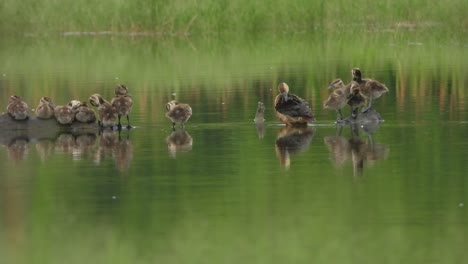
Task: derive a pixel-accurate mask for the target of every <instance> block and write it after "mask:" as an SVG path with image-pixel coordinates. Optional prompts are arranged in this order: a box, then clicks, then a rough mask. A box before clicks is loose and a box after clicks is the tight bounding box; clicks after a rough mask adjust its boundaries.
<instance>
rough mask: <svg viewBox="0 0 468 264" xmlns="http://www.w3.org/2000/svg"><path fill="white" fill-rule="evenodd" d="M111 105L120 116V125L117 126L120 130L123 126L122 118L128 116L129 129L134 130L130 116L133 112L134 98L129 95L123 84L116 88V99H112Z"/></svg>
mask: <svg viewBox="0 0 468 264" xmlns="http://www.w3.org/2000/svg"><path fill="white" fill-rule="evenodd" d="M111 104H112V105H113V106H114V107H115V109H116V110H117V115H118V118H119V123H118V125H117V126H118V127H119V128H121V127H122V124H121V123H120V118H121V117H122V116H126V117H127V128H128V129H130V128H132V127H131V126H130V117H129V114H130V112H131V111H132V106H133V101H132V97H131V96H130V94H129V93H128V88H127V86H125V85H123V84H119V85H118V86H117V87H116V88H115V97H114V98H112V100H111Z"/></svg>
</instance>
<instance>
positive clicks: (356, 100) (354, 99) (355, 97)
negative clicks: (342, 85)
mask: <svg viewBox="0 0 468 264" xmlns="http://www.w3.org/2000/svg"><path fill="white" fill-rule="evenodd" d="M349 92H350V94H349V96H348V105H349V106H350V107H351V117H352V118H354V119H356V118H357V116H358V109H359V107H361V106H363V105H365V104H366V98H364V97H363V96H362V94H361V89H360V85H359V84H358V83H357V82H355V81H351V83H350V87H349Z"/></svg>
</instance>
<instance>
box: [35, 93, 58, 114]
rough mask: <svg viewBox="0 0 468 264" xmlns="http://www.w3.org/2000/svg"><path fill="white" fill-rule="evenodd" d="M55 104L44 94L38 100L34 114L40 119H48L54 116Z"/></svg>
mask: <svg viewBox="0 0 468 264" xmlns="http://www.w3.org/2000/svg"><path fill="white" fill-rule="evenodd" d="M54 109H55V104H54V103H53V102H52V99H50V97H47V96H44V97H42V98H41V99H40V100H39V105H38V106H37V107H36V116H37V118H40V119H49V118H52V117H54Z"/></svg>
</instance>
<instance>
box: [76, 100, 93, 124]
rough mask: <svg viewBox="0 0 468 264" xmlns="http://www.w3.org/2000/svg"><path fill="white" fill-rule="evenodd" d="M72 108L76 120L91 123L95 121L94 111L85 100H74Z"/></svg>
mask: <svg viewBox="0 0 468 264" xmlns="http://www.w3.org/2000/svg"><path fill="white" fill-rule="evenodd" d="M74 101H76V100H74ZM72 109H73V111H74V112H75V119H76V121H78V122H81V123H93V122H95V121H96V113H94V111H93V109H91V108H89V106H88V104H87V103H86V102H80V101H77V102H74V103H73V106H72Z"/></svg>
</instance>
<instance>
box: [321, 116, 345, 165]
mask: <svg viewBox="0 0 468 264" xmlns="http://www.w3.org/2000/svg"><path fill="white" fill-rule="evenodd" d="M342 130H343V126H342V125H338V126H337V128H336V131H337V132H336V134H335V135H334V136H328V137H324V138H323V142H324V143H325V145H326V146H327V148H328V151H330V159H331V160H332V161H333V163H334V164H335V165H336V166H337V167H342V166H343V165H344V164H345V163H346V161H347V160H349V158H350V155H351V146H350V144H349V142H348V139H347V138H345V137H343V136H341V132H342Z"/></svg>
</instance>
